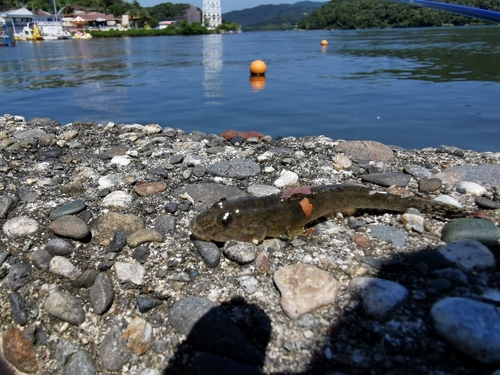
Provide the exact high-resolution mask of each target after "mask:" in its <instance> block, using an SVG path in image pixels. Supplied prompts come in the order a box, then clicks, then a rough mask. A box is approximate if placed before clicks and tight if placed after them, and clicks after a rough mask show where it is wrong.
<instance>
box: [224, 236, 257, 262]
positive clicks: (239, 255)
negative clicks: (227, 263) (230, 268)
mask: <svg viewBox="0 0 500 375" xmlns="http://www.w3.org/2000/svg"><path fill="white" fill-rule="evenodd" d="M222 252H223V253H224V256H225V257H226V258H227V259H229V260H232V261H233V262H236V263H238V264H241V265H244V264H248V263H252V262H253V261H254V260H255V258H256V256H257V246H255V244H253V243H249V242H240V241H234V240H231V241H228V242H226V243H224V247H223V248H222Z"/></svg>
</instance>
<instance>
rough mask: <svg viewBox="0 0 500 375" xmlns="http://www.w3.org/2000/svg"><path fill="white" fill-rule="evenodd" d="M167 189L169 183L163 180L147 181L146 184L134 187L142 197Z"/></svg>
mask: <svg viewBox="0 0 500 375" xmlns="http://www.w3.org/2000/svg"><path fill="white" fill-rule="evenodd" d="M165 190H167V184H166V183H164V182H161V181H159V182H147V183H145V184H139V185H137V186H136V187H134V191H135V193H136V194H137V195H139V196H141V197H144V196H146V195H153V194H157V193H161V192H163V191H165Z"/></svg>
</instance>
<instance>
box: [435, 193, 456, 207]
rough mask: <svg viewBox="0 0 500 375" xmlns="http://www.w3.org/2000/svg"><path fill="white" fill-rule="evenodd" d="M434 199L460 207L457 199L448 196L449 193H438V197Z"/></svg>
mask: <svg viewBox="0 0 500 375" xmlns="http://www.w3.org/2000/svg"><path fill="white" fill-rule="evenodd" d="M434 200H435V201H438V202H442V203H448V204H451V205H453V206H457V207H462V205H461V204H460V202H459V201H457V200H456V199H455V198H452V197H450V196H449V195H440V196H439V197H436V198H434Z"/></svg>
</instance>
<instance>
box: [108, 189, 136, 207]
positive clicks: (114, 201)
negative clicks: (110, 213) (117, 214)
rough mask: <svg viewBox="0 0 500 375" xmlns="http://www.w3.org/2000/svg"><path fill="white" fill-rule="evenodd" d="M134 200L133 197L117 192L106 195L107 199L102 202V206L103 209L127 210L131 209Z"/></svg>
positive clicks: (120, 191)
mask: <svg viewBox="0 0 500 375" xmlns="http://www.w3.org/2000/svg"><path fill="white" fill-rule="evenodd" d="M132 200H133V197H132V195H130V194H128V193H126V192H124V191H122V190H117V191H113V192H112V193H111V194H108V195H106V197H105V198H104V199H103V200H102V203H101V205H102V207H107V208H117V209H126V208H129V207H130V204H131V203H132Z"/></svg>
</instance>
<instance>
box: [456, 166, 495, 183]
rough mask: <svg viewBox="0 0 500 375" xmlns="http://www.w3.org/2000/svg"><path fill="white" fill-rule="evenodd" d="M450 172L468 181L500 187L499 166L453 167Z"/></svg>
mask: <svg viewBox="0 0 500 375" xmlns="http://www.w3.org/2000/svg"><path fill="white" fill-rule="evenodd" d="M450 170H452V171H455V172H457V173H459V174H460V175H461V176H463V179H464V180H466V181H473V182H477V183H479V184H487V185H490V186H498V185H500V165H499V164H479V165H459V166H453V167H451V168H450Z"/></svg>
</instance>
